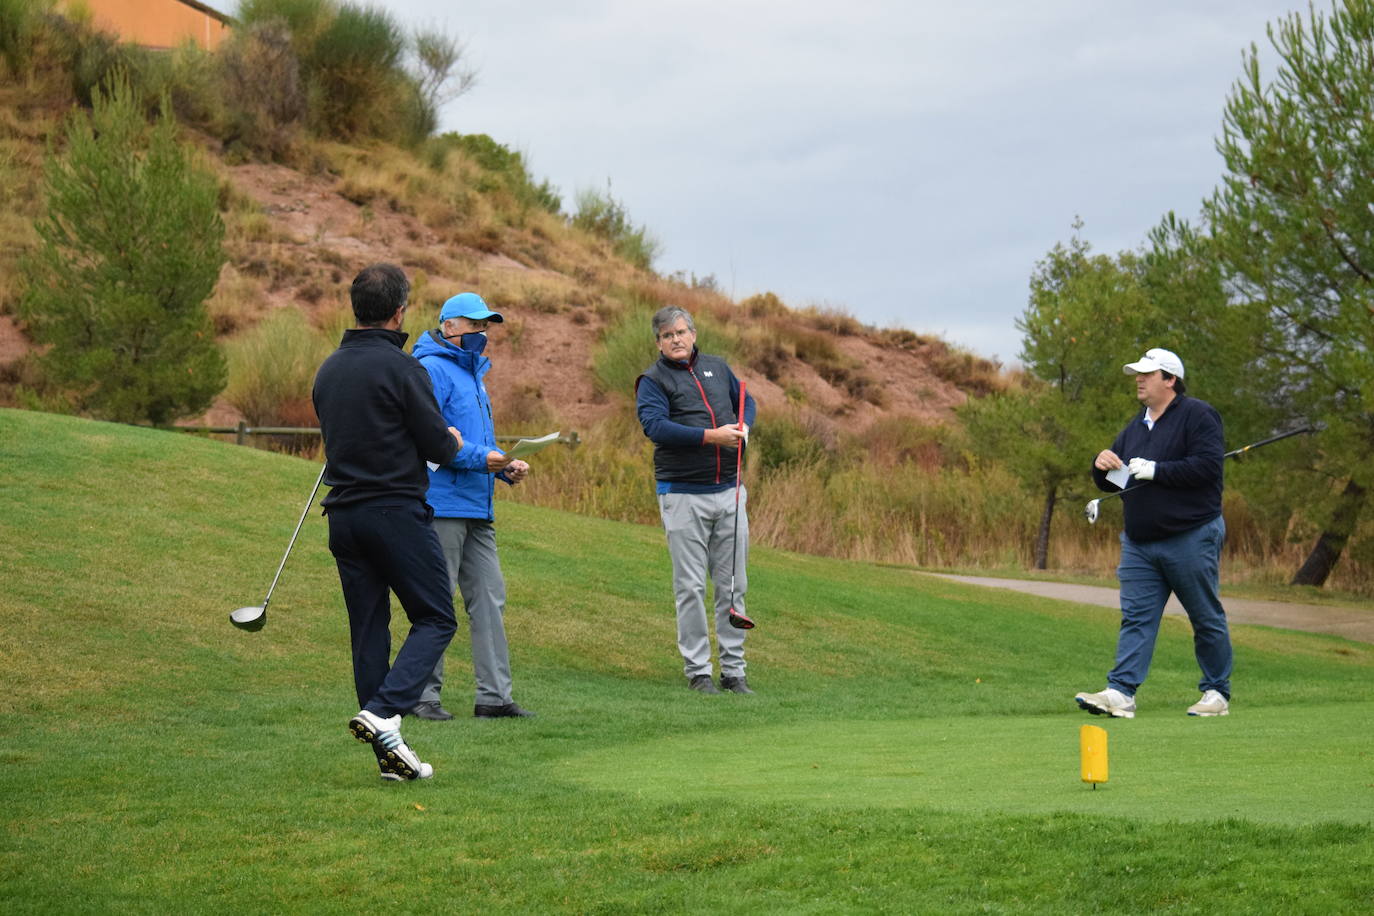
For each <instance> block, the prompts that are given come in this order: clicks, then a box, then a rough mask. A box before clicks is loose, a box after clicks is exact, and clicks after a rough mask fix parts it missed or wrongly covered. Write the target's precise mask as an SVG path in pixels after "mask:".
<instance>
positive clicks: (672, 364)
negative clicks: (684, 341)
mask: <svg viewBox="0 0 1374 916" xmlns="http://www.w3.org/2000/svg"><path fill="white" fill-rule="evenodd" d="M700 354H701V351H700V350H698V349H697V348H696V346H695V345H694V346H693V347H692V355H691V357H690V358H689V359H688V360H687V362H685V363H683V362H679V361H678V360H675V359H669V358H668V357H667V356H665V355H663V354H659V357H658V361H659V362H661V363H663V365H665V366H667V367H668V368H669V369H676V370H678V371H679V372H684V371H686V370H688V369H690V368H692V367H693V366H695V365H696V364H697V357H698V356H699V355H700Z"/></svg>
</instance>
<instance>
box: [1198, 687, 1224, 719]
mask: <svg viewBox="0 0 1374 916" xmlns="http://www.w3.org/2000/svg"><path fill="white" fill-rule="evenodd" d="M1230 714H1231V704H1230V703H1228V702H1226V697H1224V696H1222V695H1221V694H1220V693H1219V692H1217V691H1215V690H1208V691H1207V692H1206V693H1204V694H1203V695H1202V699H1200V700H1198V701H1197V702H1196V703H1194V704H1193V705H1192V706H1189V707H1188V715H1190V716H1229V715H1230Z"/></svg>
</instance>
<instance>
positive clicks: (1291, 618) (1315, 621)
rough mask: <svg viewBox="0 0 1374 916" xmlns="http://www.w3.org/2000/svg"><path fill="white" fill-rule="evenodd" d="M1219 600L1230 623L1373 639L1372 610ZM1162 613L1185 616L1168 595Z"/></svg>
mask: <svg viewBox="0 0 1374 916" xmlns="http://www.w3.org/2000/svg"><path fill="white" fill-rule="evenodd" d="M932 575H938V576H939V577H940V578H941V579H949V580H951V581H954V582H963V583H966V584H968V585H982V586H986V587H988V588H1005V589H1010V590H1011V591H1017V592H1024V593H1026V594H1029V595H1039V596H1041V597H1042V598H1057V599H1059V600H1061V601H1077V602H1079V603H1080V604H1098V605H1101V606H1103V607H1110V608H1118V607H1120V606H1121V605H1120V604H1119V603H1118V601H1117V591H1116V589H1114V588H1103V587H1101V586H1097V585H1070V584H1068V583H1064V582H1042V581H1037V580H1029V579H992V578H987V577H984V576H953V575H945V574H940V573H932ZM1222 603H1223V604H1225V605H1226V617H1227V619H1228V620H1230V621H1231V622H1232V623H1255V624H1259V625H1261V626H1266V627H1279V628H1281V629H1285V630H1305V631H1306V632H1308V633H1329V634H1331V635H1333V636H1344V637H1345V638H1346V639H1353V640H1355V641H1357V642H1368V643H1374V611H1362V610H1358V609H1355V608H1344V607H1329V606H1326V605H1317V604H1289V603H1287V602H1283V601H1259V600H1256V599H1254V598H1223V599H1222ZM1164 613H1166V614H1174V615H1178V616H1185V615H1184V613H1183V606H1182V605H1180V604H1179V603H1178V599H1177V598H1174V597H1170V598H1169V603H1168V604H1167V605H1166V606H1165V608H1164Z"/></svg>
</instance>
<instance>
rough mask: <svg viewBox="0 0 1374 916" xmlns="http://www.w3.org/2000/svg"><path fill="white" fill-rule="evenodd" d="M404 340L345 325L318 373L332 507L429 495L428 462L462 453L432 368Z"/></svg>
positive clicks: (317, 402)
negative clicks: (441, 403)
mask: <svg viewBox="0 0 1374 916" xmlns="http://www.w3.org/2000/svg"><path fill="white" fill-rule="evenodd" d="M405 341H406V335H405V334H402V333H401V332H400V331H390V330H386V329H384V328H354V329H352V330H348V331H344V334H343V341H342V342H341V343H340V344H339V349H337V350H335V351H334V352H333V353H332V354H330V356H329V358H328V359H326V360H325V361H324V363H323V364H322V365H321V366H320V369H319V372H318V373H316V375H315V387H314V391H313V392H312V394H311V397H312V400H313V401H314V403H315V414H316V416H318V417H319V418H320V432H321V433H322V434H323V436H324V454H325V460H326V461H327V462H328V464H329V468H328V470H327V471H326V472H325V477H324V482H325V484H326V485H328V486H329V487H331V488H332V489H330V491H329V495H328V496H326V497H325V498H324V502H323V503H322V505H323V506H324V507H325V510H326V511H328V510H329V509H330V508H332V507H334V506H342V505H346V504H349V503H358V502H365V501H367V500H372V499H379V498H393V499H394V498H403V499H417V500H420V501H422V502H423V501H424V498H425V491H426V490H427V489H429V474H428V473H426V471H425V462H426V461H432V462H434V463H435V464H448V463H449V462H450V461H452V460H453V456H454V455H456V454H457V453H458V443H457V442H456V441H455V440H454V438H453V436H452V435H451V434H450V433H449V431H448V423H447V422H446V421H445V420H444V415H443V414H441V413H440V412H439V405H438V404H437V403H435V400H434V389H433V388H432V387H431V386H430V380H429V373H428V372H426V371H425V367H424V366H422V365H420V361H419V360H418V359H416V358H415V357H413V356H411V355H410V354H408V353H406V352H405V351H404V350H402V349H401V346H402V345H403V344H404V343H405Z"/></svg>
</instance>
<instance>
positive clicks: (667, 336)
mask: <svg viewBox="0 0 1374 916" xmlns="http://www.w3.org/2000/svg"><path fill="white" fill-rule="evenodd" d="M691 334H692V329H691V328H683V329H681V330H679V331H664V332H663V333H662V334H660V335H658V339H659V340H662V341H665V342H666V341H669V340H677V339H678V338H681V339H683V340H686V339H687V338H688V337H690V336H691Z"/></svg>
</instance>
